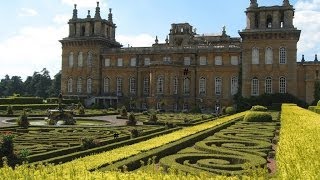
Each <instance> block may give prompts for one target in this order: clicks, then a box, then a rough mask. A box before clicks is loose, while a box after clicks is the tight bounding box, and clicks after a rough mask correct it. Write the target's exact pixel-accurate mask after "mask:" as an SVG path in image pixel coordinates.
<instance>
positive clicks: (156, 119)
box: [149, 113, 158, 122]
mask: <svg viewBox="0 0 320 180" xmlns="http://www.w3.org/2000/svg"><path fill="white" fill-rule="evenodd" d="M149 121H150V122H157V121H158V117H157V114H156V113H152V114H150V118H149Z"/></svg>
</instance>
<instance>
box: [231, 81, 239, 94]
mask: <svg viewBox="0 0 320 180" xmlns="http://www.w3.org/2000/svg"><path fill="white" fill-rule="evenodd" d="M238 88H239V84H238V77H232V78H231V95H235V94H237V92H238Z"/></svg>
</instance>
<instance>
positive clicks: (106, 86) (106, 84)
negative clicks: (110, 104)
mask: <svg viewBox="0 0 320 180" xmlns="http://www.w3.org/2000/svg"><path fill="white" fill-rule="evenodd" d="M109 89H110V79H109V78H108V77H105V78H104V80H103V92H104V93H109V92H110V90H109Z"/></svg>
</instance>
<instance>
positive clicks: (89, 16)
mask: <svg viewBox="0 0 320 180" xmlns="http://www.w3.org/2000/svg"><path fill="white" fill-rule="evenodd" d="M87 18H88V19H90V18H91V15H90V10H88V15H87Z"/></svg>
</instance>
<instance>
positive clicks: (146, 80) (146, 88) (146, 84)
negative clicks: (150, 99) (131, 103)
mask: <svg viewBox="0 0 320 180" xmlns="http://www.w3.org/2000/svg"><path fill="white" fill-rule="evenodd" d="M149 91H150V81H149V77H145V78H144V79H143V94H145V95H149Z"/></svg>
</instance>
